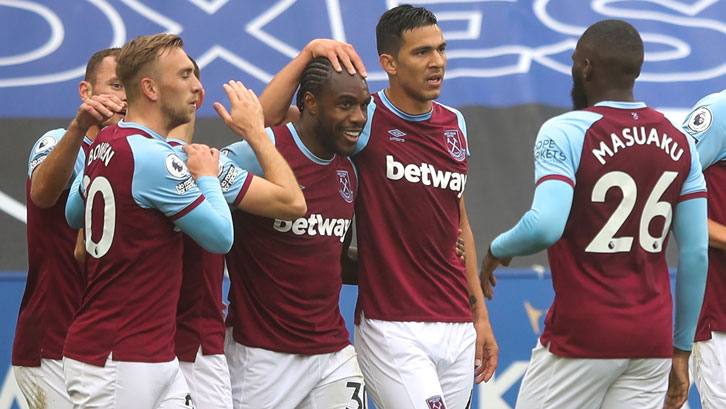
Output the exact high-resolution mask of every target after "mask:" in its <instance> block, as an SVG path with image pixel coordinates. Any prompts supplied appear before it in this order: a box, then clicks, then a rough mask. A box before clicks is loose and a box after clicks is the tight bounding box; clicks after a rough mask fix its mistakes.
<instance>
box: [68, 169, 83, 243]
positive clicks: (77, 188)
mask: <svg viewBox="0 0 726 409" xmlns="http://www.w3.org/2000/svg"><path fill="white" fill-rule="evenodd" d="M84 176H85V175H84V174H83V172H82V171H81V173H79V174H78V175H77V176H76V177H75V178H74V179H73V182H72V183H71V188H70V191H69V192H68V200H67V201H66V221H67V222H68V225H69V226H71V227H72V228H74V229H80V228H81V227H83V218H84V216H85V208H86V205H85V196H86V191H85V190H86V186H82V181H83V178H84Z"/></svg>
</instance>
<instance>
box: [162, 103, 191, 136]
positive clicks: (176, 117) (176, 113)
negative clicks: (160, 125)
mask: <svg viewBox="0 0 726 409" xmlns="http://www.w3.org/2000/svg"><path fill="white" fill-rule="evenodd" d="M161 112H162V113H163V114H164V116H166V117H167V118H168V120H169V129H170V130H171V129H174V128H176V127H177V126H179V125H184V124H185V123H187V122H189V121H191V120H192V118H191V115H190V114H189V113H188V112H185V111H184V110H177V109H174V108H173V107H172V106H170V105H167V104H162V105H161Z"/></svg>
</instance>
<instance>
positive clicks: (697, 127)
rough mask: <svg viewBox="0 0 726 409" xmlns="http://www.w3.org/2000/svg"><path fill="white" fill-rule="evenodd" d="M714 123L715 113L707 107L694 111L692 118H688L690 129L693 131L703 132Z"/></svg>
mask: <svg viewBox="0 0 726 409" xmlns="http://www.w3.org/2000/svg"><path fill="white" fill-rule="evenodd" d="M711 123H713V114H711V111H710V110H709V109H708V108H706V107H699V108H696V110H695V111H693V114H691V118H690V119H689V120H688V129H690V130H691V131H693V132H703V131H705V130H706V129H708V128H709V127H710V126H711Z"/></svg>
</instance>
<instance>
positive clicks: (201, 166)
mask: <svg viewBox="0 0 726 409" xmlns="http://www.w3.org/2000/svg"><path fill="white" fill-rule="evenodd" d="M183 149H184V151H185V152H186V153H187V155H189V159H187V168H189V172H190V173H191V174H192V177H193V178H194V179H198V178H200V177H201V176H213V177H216V176H217V173H218V172H219V151H218V150H217V149H215V148H210V147H209V146H207V145H204V144H199V143H193V144H190V145H185V146H184V148H183Z"/></svg>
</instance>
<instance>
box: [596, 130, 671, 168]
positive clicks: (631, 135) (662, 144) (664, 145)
mask: <svg viewBox="0 0 726 409" xmlns="http://www.w3.org/2000/svg"><path fill="white" fill-rule="evenodd" d="M621 136H622V137H621ZM623 139H625V142H623ZM610 142H611V143H610V145H608V144H607V143H606V141H601V142H600V148H599V149H593V150H592V154H593V155H595V158H597V160H598V161H600V163H601V164H603V165H604V164H605V162H606V160H605V158H606V157H612V156H613V155H615V154H616V153H618V151H619V150H621V149H625V148H629V147H631V146H634V145H655V146H657V147H659V148H661V149H663V151H664V152H665V153H666V154H667V155H669V156H670V157H671V159H673V161H677V160H678V159H680V158H681V155H683V148H681V147H679V146H678V142H676V141H674V140H673V138H671V137H669V136H668V135H667V134H663V135H660V134H658V130H657V129H656V128H650V130H648V129H647V128H646V127H644V126H640V127H637V126H634V127H632V128H624V129H623V130H622V131H620V135H618V134H616V133H614V132H613V133H611V134H610Z"/></svg>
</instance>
